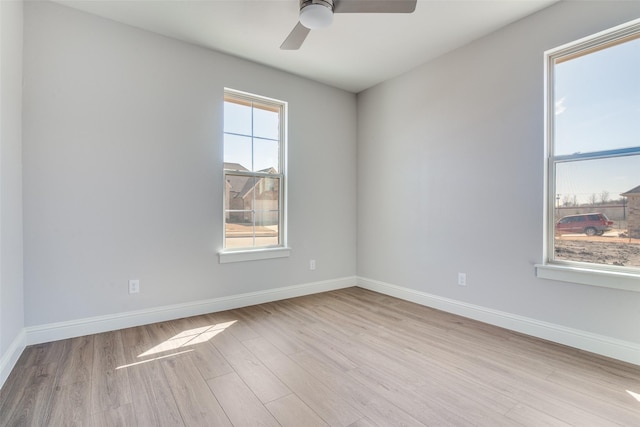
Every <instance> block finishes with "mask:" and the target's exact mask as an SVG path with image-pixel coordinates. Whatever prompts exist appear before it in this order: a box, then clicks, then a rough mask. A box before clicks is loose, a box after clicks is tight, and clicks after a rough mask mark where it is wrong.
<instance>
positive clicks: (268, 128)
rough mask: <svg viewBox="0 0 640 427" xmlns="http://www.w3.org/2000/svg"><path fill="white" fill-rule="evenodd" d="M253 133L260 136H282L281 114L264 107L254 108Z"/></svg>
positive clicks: (274, 137) (271, 137)
mask: <svg viewBox="0 0 640 427" xmlns="http://www.w3.org/2000/svg"><path fill="white" fill-rule="evenodd" d="M253 134H254V135H255V136H257V137H259V138H267V139H276V140H277V139H279V138H280V114H279V113H278V112H277V111H272V110H265V109H262V108H254V109H253Z"/></svg>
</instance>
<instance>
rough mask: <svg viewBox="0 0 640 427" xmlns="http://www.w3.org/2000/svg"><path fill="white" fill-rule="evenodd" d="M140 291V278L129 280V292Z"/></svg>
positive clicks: (135, 292)
mask: <svg viewBox="0 0 640 427" xmlns="http://www.w3.org/2000/svg"><path fill="white" fill-rule="evenodd" d="M138 292H140V280H138V279H131V280H129V293H130V294H137V293H138Z"/></svg>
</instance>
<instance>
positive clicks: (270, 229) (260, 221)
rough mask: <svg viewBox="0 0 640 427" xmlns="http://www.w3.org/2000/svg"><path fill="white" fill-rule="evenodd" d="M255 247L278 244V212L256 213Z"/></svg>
mask: <svg viewBox="0 0 640 427" xmlns="http://www.w3.org/2000/svg"><path fill="white" fill-rule="evenodd" d="M255 217H256V246H276V245H278V244H280V242H279V237H278V236H279V232H278V212H277V211H256V214H255Z"/></svg>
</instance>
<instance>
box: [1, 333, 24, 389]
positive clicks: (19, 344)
mask: <svg viewBox="0 0 640 427" xmlns="http://www.w3.org/2000/svg"><path fill="white" fill-rule="evenodd" d="M26 337H27V335H26V333H25V331H24V329H22V330H21V331H20V333H19V334H18V336H17V337H16V338H15V339H14V340H13V342H12V343H11V345H10V346H9V349H8V350H7V351H6V353H4V354H3V355H2V357H0V388H2V386H3V385H4V382H5V381H6V380H7V378H9V374H10V373H11V370H12V369H13V367H14V366H16V362H17V361H18V359H19V358H20V355H21V354H22V352H23V351H24V348H25V347H26V346H27V338H26Z"/></svg>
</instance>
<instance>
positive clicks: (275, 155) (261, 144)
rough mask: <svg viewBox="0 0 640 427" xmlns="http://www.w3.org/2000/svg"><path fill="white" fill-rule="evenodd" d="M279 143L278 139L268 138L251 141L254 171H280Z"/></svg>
mask: <svg viewBox="0 0 640 427" xmlns="http://www.w3.org/2000/svg"><path fill="white" fill-rule="evenodd" d="M279 146H280V144H279V143H278V141H271V140H268V139H255V140H254V141H253V150H254V168H255V169H254V172H257V171H261V172H269V173H278V172H280V162H279V157H280V148H279Z"/></svg>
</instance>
